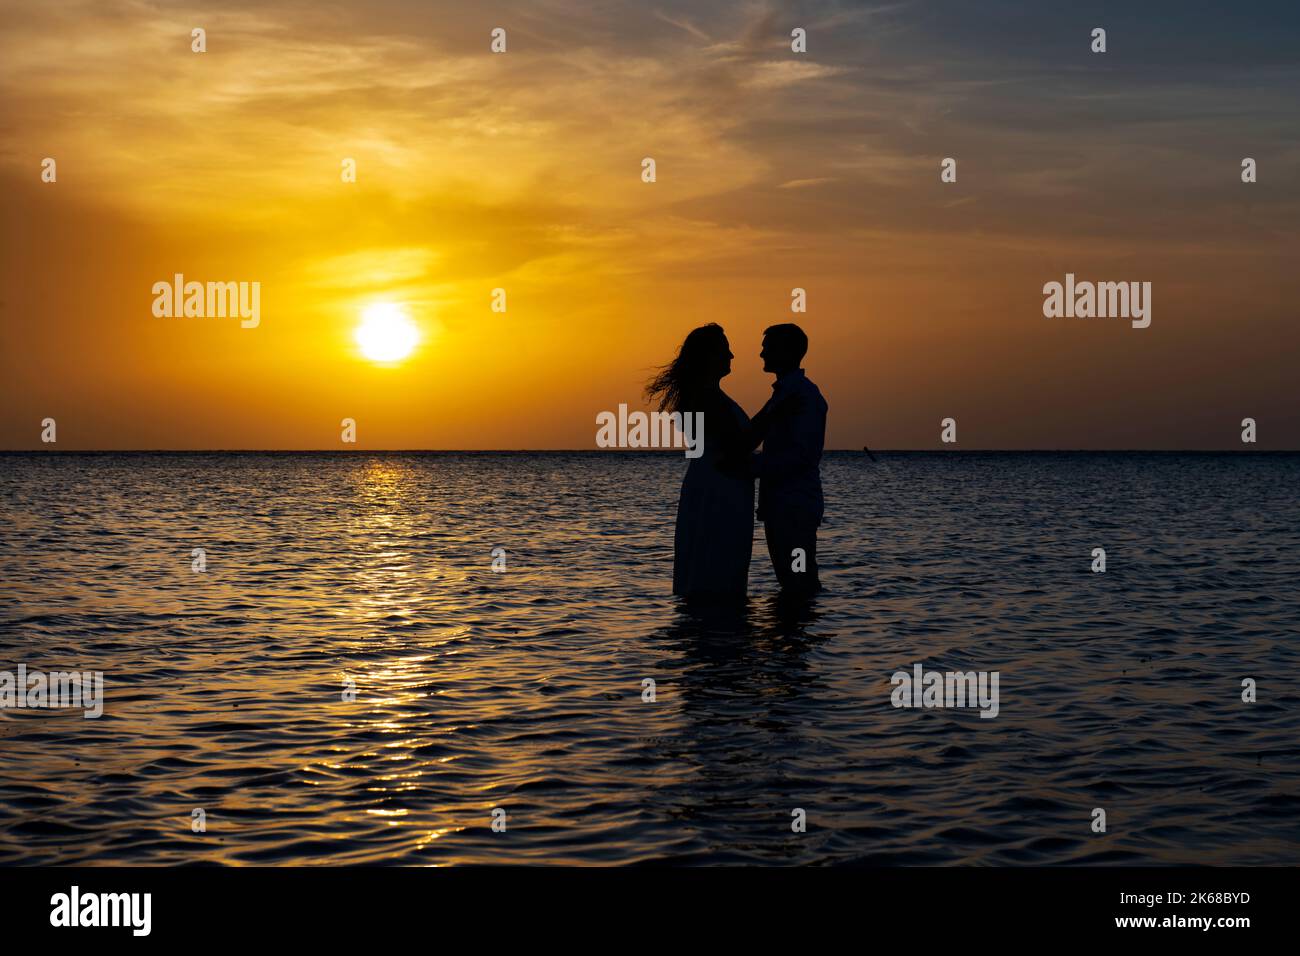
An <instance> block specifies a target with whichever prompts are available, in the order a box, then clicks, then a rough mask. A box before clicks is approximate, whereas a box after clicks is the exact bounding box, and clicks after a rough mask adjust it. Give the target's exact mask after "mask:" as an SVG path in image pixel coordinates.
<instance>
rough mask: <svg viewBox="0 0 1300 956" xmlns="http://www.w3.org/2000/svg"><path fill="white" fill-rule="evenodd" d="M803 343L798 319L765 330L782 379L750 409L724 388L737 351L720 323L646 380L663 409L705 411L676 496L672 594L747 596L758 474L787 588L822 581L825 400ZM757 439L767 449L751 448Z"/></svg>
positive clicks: (803, 592) (772, 550) (800, 591)
mask: <svg viewBox="0 0 1300 956" xmlns="http://www.w3.org/2000/svg"><path fill="white" fill-rule="evenodd" d="M807 351H808V336H806V335H805V334H804V331H803V329H801V328H799V326H797V325H794V324H791V323H786V324H783V325H774V326H772V327H771V328H769V329H767V330H766V331H765V332H764V333H763V350H762V352H760V353H759V355H760V357H761V358H762V360H763V371H765V372H771V373H773V374H774V375H776V382H775V383H774V384H773V385H772V397H771V398H770V399H769V400H768V402H767V404H766V405H764V406H763V407H762V409H760V410H759V412H758V414H757V415H755V416H754V417H753V418H752V419H751V418H749V416H747V415H746V414H745V411H744V409H742V408H741V407H740V406H739V405H737V404H736V403H735V402H734V401H732V400H731V399H730V398H729V397H728V396H727V394H726V392H724V391H723V390H722V384H721V383H722V379H723V378H725V377H726V376H728V375H730V374H731V360H732V358H734V356H733V355H732V354H731V347H730V345H729V344H728V343H727V336H726V333H724V332H723V331H722V326H720V325H717V324H713V323H710V324H709V325H706V326H703V327H701V328H698V329H696V330H695V331H693V332H691V334H690V335H688V336H686V341H685V342H683V343H682V347H681V349H680V351H678V353H677V358H675V359H674V360H673V361H672V363H671V364H669V365H667V366H666V367H665V368H663V369H662V370H661V371H660V373H659V374H658V375H657V376H655V378H654V379H653V380H652V381H651V382H650V384H649V386H648V387H647V389H646V392H647V394H648V395H649V396H650V397H651V399H653V400H657V402H658V404H659V409H660V410H661V411H667V412H679V413H682V415H683V418H684V417H685V415H686V414H687V413H690V412H703V413H704V421H705V425H706V426H707V427H706V430H705V432H704V434H705V435H706V436H707V440H706V441H705V442H704V450H703V454H701V455H700V456H699V457H698V458H694V459H692V460H691V463H690V465H689V466H688V467H687V469H686V477H685V478H684V479H683V480H682V494H681V498H680V499H679V500H678V504H677V534H676V541H675V544H676V555H675V559H674V562H673V593H674V594H679V595H681V596H682V597H684V598H686V599H687V600H689V601H692V602H731V601H737V600H742V599H743V598H744V597H745V594H746V591H747V589H748V586H749V559H750V553H751V551H752V548H753V540H754V480H755V479H757V480H758V518H759V520H760V521H762V522H763V529H764V532H765V534H766V537H767V550H768V553H769V554H770V555H771V558H772V567H773V568H774V569H775V570H776V577H777V580H778V581H780V583H781V591H782V593H783V594H789V595H792V596H796V597H805V596H810V595H812V594H815V593H816V592H817V591H819V590H820V589H821V583H820V581H819V580H818V577H817V526H818V525H820V524H821V520H822V482H821V474H820V465H821V457H822V445H823V443H824V441H825V438H826V400H825V399H823V398H822V394H821V392H820V391H819V390H818V388H817V386H816V385H814V384H813V383H812V382H810V381H809V380H808V379H807V377H806V376H805V375H804V372H803V369H802V368H800V363H801V362H802V361H803V357H804V355H805V354H806V353H807ZM760 444H761V445H762V446H763V450H762V451H761V452H758V453H755V451H754V449H756V448H757V447H758V446H759V445H760Z"/></svg>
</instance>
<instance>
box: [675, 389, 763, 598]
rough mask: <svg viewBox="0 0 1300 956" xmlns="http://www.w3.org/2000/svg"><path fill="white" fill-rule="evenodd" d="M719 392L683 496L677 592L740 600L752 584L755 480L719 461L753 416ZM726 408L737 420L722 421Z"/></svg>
mask: <svg viewBox="0 0 1300 956" xmlns="http://www.w3.org/2000/svg"><path fill="white" fill-rule="evenodd" d="M719 396H720V399H721V401H720V403H719V404H718V405H717V406H715V408H714V410H713V411H712V412H709V411H706V412H705V415H704V452H703V454H702V455H701V456H700V457H699V458H693V459H690V464H689V466H687V469H686V477H685V478H683V479H682V494H681V497H680V498H679V499H678V501H677V532H676V536H675V541H674V543H675V546H676V547H675V553H674V559H673V593H674V594H678V595H681V596H682V597H684V598H687V599H691V600H701V599H705V600H708V599H712V600H718V599H721V600H735V599H739V598H743V597H744V596H745V593H746V590H747V589H748V587H749V557H750V551H751V549H752V548H753V545H754V480H753V479H752V478H733V477H731V476H729V475H725V474H723V473H722V472H721V471H719V470H718V461H719V460H720V459H721V458H722V457H723V456H724V455H725V454H726V453H727V451H728V450H734V446H735V442H736V441H737V439H738V436H739V435H740V434H741V433H742V432H743V431H744V429H745V428H746V427H747V426H748V425H749V416H747V415H746V414H745V411H744V409H742V408H741V407H740V406H739V405H737V404H736V403H735V402H733V401H732V400H731V399H730V398H728V397H727V395H726V394H725V393H719ZM726 414H730V415H731V416H733V422H725V423H722V422H718V416H719V415H726ZM719 425H721V426H722V427H719Z"/></svg>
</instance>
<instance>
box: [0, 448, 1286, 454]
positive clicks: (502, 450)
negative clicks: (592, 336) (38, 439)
mask: <svg viewBox="0 0 1300 956" xmlns="http://www.w3.org/2000/svg"><path fill="white" fill-rule="evenodd" d="M842 453H848V454H855V455H866V454H881V455H915V454H953V453H956V454H984V455H987V454H1041V455H1055V454H1147V455H1223V454H1253V455H1258V454H1296V453H1300V448H1260V449H1238V448H872V449H871V450H870V451H867V449H866V447H864V448H827V449H824V450H823V454H842ZM35 454H43V455H50V454H52V455H114V454H127V455H234V454H242V455H336V454H338V455H359V454H375V455H412V454H415V455H524V454H554V455H583V454H586V455H677V456H680V455H681V454H682V449H680V448H48V449H47V448H0V455H35Z"/></svg>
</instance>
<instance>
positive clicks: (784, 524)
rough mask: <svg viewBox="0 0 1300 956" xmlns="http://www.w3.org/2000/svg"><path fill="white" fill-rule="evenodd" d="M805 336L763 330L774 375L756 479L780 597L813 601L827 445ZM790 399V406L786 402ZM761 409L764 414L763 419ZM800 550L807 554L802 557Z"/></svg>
mask: <svg viewBox="0 0 1300 956" xmlns="http://www.w3.org/2000/svg"><path fill="white" fill-rule="evenodd" d="M807 352H808V336H807V335H805V334H804V331H803V329H801V328H799V326H797V325H795V324H794V323H792V322H786V323H783V324H781V325H773V326H771V327H770V328H768V329H766V330H765V331H764V332H763V350H762V351H761V352H760V353H759V357H760V358H762V359H763V371H765V372H771V373H773V374H774V375H776V382H774V383H773V385H772V397H771V398H770V399H769V400H768V402H767V404H766V405H765V406H763V411H765V412H766V411H769V410H770V409H772V408H774V407H776V406H778V405H781V406H783V407H784V409H785V410H786V414H779V415H771V416H770V418H771V425H770V428H769V430H768V432H767V436H766V437H765V438H764V440H763V450H762V451H761V452H759V453H758V454H756V455H754V473H755V474H756V475H757V477H758V520H760V521H762V522H763V531H764V535H765V536H766V538H767V551H768V554H769V555H771V557H772V567H773V568H774V569H775V570H776V577H777V580H778V581H780V582H781V590H782V592H783V593H789V594H792V595H795V596H809V595H812V594H816V593H817V592H818V591H820V590H821V582H820V581H819V580H818V578H817V526H818V525H819V524H821V522H822V512H823V507H824V505H823V501H822V479H821V459H822V446H823V444H825V441H826V400H825V399H824V398H822V393H821V391H820V390H819V389H818V388H817V386H816V385H814V384H813V383H812V382H810V381H809V380H808V378H807V376H805V375H804V371H803V369H802V368H800V363H801V362H802V361H803V357H804V355H806V354H807ZM787 402H788V404H786V403H787ZM761 414H762V412H760V415H761ZM800 552H802V554H801V553H800Z"/></svg>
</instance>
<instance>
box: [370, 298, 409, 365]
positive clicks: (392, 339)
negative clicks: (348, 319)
mask: <svg viewBox="0 0 1300 956" xmlns="http://www.w3.org/2000/svg"><path fill="white" fill-rule="evenodd" d="M353 336H354V338H356V340H357V346H358V347H359V348H360V349H361V354H362V355H364V356H365V357H366V358H368V359H370V360H371V361H372V362H400V361H401V360H402V359H404V358H406V357H407V356H408V355H410V354H411V352H412V351H413V350H414V349H415V346H416V345H417V344H419V341H420V330H419V329H418V328H416V325H415V323H414V322H412V321H411V320H410V319H409V318H407V316H406V313H405V312H404V311H403V310H402V307H401V306H400V305H395V304H393V303H392V302H377V303H376V304H374V305H372V306H369V307H368V308H367V309H366V310H365V311H364V312H362V313H361V324H360V325H358V326H357V330H356V332H354V333H353Z"/></svg>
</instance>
